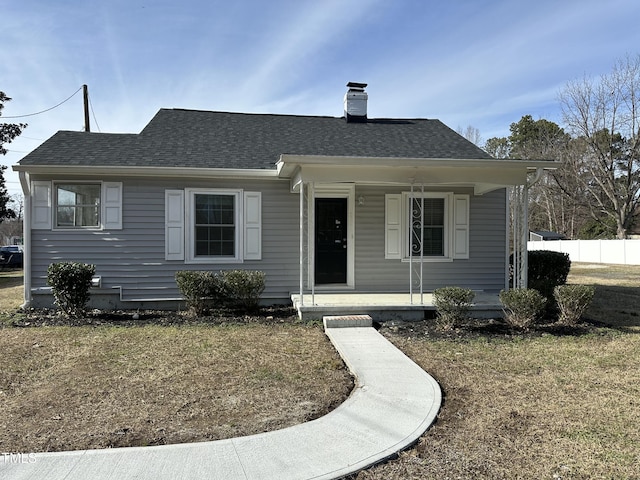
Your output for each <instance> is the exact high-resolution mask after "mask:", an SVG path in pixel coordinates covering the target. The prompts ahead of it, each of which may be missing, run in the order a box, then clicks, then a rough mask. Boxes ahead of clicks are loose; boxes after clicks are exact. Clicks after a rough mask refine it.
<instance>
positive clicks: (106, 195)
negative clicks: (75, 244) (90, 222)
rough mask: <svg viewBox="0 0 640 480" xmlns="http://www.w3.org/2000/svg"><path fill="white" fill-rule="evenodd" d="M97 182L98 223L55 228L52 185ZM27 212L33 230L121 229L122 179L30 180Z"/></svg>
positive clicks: (55, 208)
mask: <svg viewBox="0 0 640 480" xmlns="http://www.w3.org/2000/svg"><path fill="white" fill-rule="evenodd" d="M63 184H67V185H91V184H93V185H100V208H99V216H100V218H99V224H98V226H86V227H59V226H57V225H56V210H57V203H56V187H57V186H58V185H63ZM31 188H32V197H33V198H32V205H31V215H32V218H33V223H32V227H31V228H32V229H33V230H54V231H59V232H62V231H64V232H86V231H102V230H122V182H105V181H102V180H91V179H87V180H56V181H53V182H52V181H40V180H38V181H33V182H32V183H31Z"/></svg>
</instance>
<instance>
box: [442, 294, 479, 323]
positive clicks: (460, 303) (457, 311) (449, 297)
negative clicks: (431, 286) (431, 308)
mask: <svg viewBox="0 0 640 480" xmlns="http://www.w3.org/2000/svg"><path fill="white" fill-rule="evenodd" d="M475 296H476V294H475V293H473V291H472V290H469V289H468V288H461V287H443V288H438V289H436V290H434V291H433V304H434V305H435V307H436V312H437V314H438V325H439V326H440V327H442V328H444V329H445V330H448V329H450V328H453V327H454V326H455V325H456V324H457V323H460V322H462V321H464V320H466V319H467V318H468V315H469V309H470V308H471V302H473V299H474V297H475Z"/></svg>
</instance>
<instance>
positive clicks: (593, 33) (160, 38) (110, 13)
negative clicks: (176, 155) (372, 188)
mask: <svg viewBox="0 0 640 480" xmlns="http://www.w3.org/2000/svg"><path fill="white" fill-rule="evenodd" d="M639 15H640V3H638V2H630V1H628V0H608V1H607V2H603V1H602V0H565V1H562V2H558V1H557V0H539V1H536V2H514V1H512V0H486V1H482V2H478V1H476V0H456V1H455V2H439V1H435V0H425V1H420V0H394V1H384V0H349V1H344V0H322V1H316V0H271V1H269V2H263V1H259V0H238V1H228V0H184V1H182V2H175V1H173V0H154V1H147V0H110V1H108V2H94V1H88V2H87V1H83V0H58V1H56V2H51V1H49V0H21V1H19V2H18V1H16V2H8V6H6V8H5V10H3V27H2V30H0V44H1V45H2V51H3V61H2V62H1V63H0V82H1V83H0V90H3V91H5V92H6V93H7V94H8V95H10V96H11V97H13V98H14V101H12V102H10V104H8V105H7V108H6V109H5V111H4V114H5V115H11V114H20V113H31V112H35V111H39V110H42V109H44V108H47V107H50V106H52V105H54V104H55V103H57V102H59V101H60V100H62V99H64V98H66V97H67V96H68V95H70V94H71V93H72V92H73V91H75V90H76V89H77V88H78V87H79V86H80V85H81V84H83V83H86V84H88V85H89V93H90V96H91V99H92V104H93V107H94V109H95V113H96V116H97V119H98V122H99V124H100V127H101V129H102V130H103V131H113V132H137V131H139V130H140V129H142V128H143V126H144V125H145V124H146V122H148V121H149V119H150V118H151V117H152V116H153V114H154V113H155V112H156V111H157V110H158V109H159V108H161V107H183V108H197V109H209V110H229V111H248V112H271V113H294V114H311V115H335V116H338V115H341V114H342V109H341V107H342V105H341V104H342V96H343V94H344V91H345V83H346V82H347V81H362V82H367V83H369V87H368V92H369V113H370V115H371V116H378V117H430V118H434V117H435V118H440V119H442V120H443V121H444V122H445V123H447V124H449V125H450V126H451V127H453V128H454V129H455V128H456V127H458V126H461V127H463V128H464V127H466V126H467V125H473V126H474V127H476V128H478V129H479V130H480V132H481V135H482V136H483V137H484V138H488V137H490V136H501V135H506V134H508V128H509V124H510V123H511V122H514V121H518V120H519V119H520V117H521V116H522V115H525V114H531V115H533V116H534V117H544V118H548V119H551V120H553V121H557V122H559V121H560V120H561V119H560V117H559V113H558V108H557V102H556V96H557V93H558V91H559V89H561V88H562V87H563V86H564V85H565V84H566V82H568V81H569V80H572V79H575V78H579V77H581V76H582V75H584V74H585V73H586V74H591V75H599V74H601V73H606V72H607V71H609V69H610V68H611V66H612V65H613V63H614V62H615V60H616V59H617V58H620V57H622V56H624V55H625V54H627V53H631V54H636V53H638V51H637V45H640V29H638V28H637V18H638V16H639ZM27 120H28V122H29V124H30V126H29V128H28V129H27V131H26V132H25V134H24V135H23V136H22V137H20V138H19V139H18V140H16V142H14V143H13V144H11V145H10V149H11V150H12V151H11V152H10V153H9V155H7V156H5V157H4V158H2V159H0V160H1V161H2V163H4V164H8V165H11V164H14V163H16V162H17V161H18V160H19V159H20V158H21V157H22V156H23V153H22V152H28V151H30V150H32V149H33V148H34V147H35V146H37V145H38V144H39V142H40V141H41V140H39V139H44V138H48V137H49V136H51V135H52V134H53V133H55V131H57V130H61V129H68V130H79V129H81V128H82V123H83V120H82V100H81V97H79V96H77V97H75V98H73V99H72V100H70V101H69V102H67V103H66V104H65V105H63V106H61V107H60V108H57V109H55V110H54V111H52V112H49V113H47V114H43V115H40V116H36V117H31V118H29V119H27ZM7 173H8V172H7ZM8 178H9V179H10V182H12V183H10V185H9V187H10V190H13V191H17V190H18V185H17V179H15V178H14V177H13V174H9V175H8Z"/></svg>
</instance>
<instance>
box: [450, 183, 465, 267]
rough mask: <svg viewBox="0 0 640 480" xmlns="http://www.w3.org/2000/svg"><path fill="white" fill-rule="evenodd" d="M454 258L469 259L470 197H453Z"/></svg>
mask: <svg viewBox="0 0 640 480" xmlns="http://www.w3.org/2000/svg"><path fill="white" fill-rule="evenodd" d="M453 258H454V259H455V258H459V259H463V258H469V195H454V196H453Z"/></svg>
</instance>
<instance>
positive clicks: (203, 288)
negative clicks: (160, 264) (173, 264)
mask: <svg viewBox="0 0 640 480" xmlns="http://www.w3.org/2000/svg"><path fill="white" fill-rule="evenodd" d="M176 283H177V284H178V289H179V290H180V293H181V294H182V296H183V297H184V299H185V302H186V303H187V307H188V308H189V309H191V310H192V311H193V313H195V314H196V315H203V314H204V313H206V312H207V310H208V309H209V308H210V306H211V305H212V304H213V303H215V302H216V300H218V301H219V300H220V296H221V285H220V279H219V278H218V277H217V275H216V274H215V273H213V272H208V271H192V270H181V271H179V272H176Z"/></svg>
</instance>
